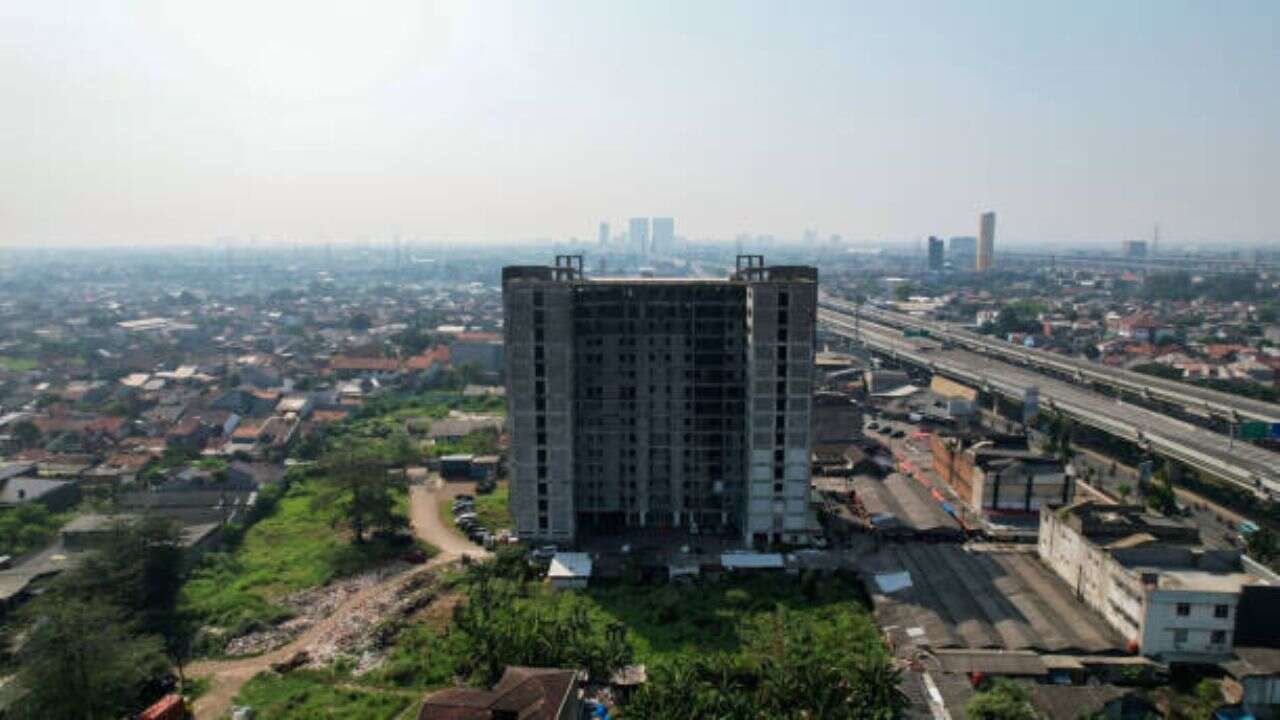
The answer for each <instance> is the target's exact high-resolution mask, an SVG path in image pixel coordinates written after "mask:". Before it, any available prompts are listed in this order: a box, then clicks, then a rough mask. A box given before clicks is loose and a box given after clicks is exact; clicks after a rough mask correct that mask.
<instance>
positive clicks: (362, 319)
mask: <svg viewBox="0 0 1280 720" xmlns="http://www.w3.org/2000/svg"><path fill="white" fill-rule="evenodd" d="M350 327H351V329H352V330H354V331H355V332H360V333H362V332H365V331H366V330H368V329H369V328H371V327H373V320H372V319H371V318H370V317H369V314H368V313H362V312H361V313H356V314H355V315H352V316H351V323H350Z"/></svg>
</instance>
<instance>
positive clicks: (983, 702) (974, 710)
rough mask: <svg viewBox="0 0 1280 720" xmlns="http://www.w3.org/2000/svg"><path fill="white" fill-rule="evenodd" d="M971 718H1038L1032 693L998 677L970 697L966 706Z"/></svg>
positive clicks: (1028, 719)
mask: <svg viewBox="0 0 1280 720" xmlns="http://www.w3.org/2000/svg"><path fill="white" fill-rule="evenodd" d="M964 716H965V717H966V718H968V719H969V720H1038V718H1039V717H1040V716H1039V713H1037V712H1036V709H1035V706H1034V705H1032V704H1031V693H1030V692H1028V691H1027V689H1026V688H1025V687H1023V686H1022V685H1020V684H1018V683H1017V682H1014V681H1013V680H1009V679H1006V678H997V679H996V680H995V681H994V682H992V683H991V686H990V687H988V688H987V689H986V690H984V691H983V692H980V693H978V694H977V695H974V696H973V697H971V698H969V702H968V703H967V704H966V705H965V707H964Z"/></svg>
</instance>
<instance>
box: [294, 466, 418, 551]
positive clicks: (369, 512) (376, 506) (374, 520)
mask: <svg viewBox="0 0 1280 720" xmlns="http://www.w3.org/2000/svg"><path fill="white" fill-rule="evenodd" d="M320 469H321V475H320V492H319V493H318V494H317V495H316V499H315V503H316V506H317V507H324V508H330V509H333V510H335V511H336V513H337V515H336V517H338V518H343V519H345V520H346V521H347V523H348V524H349V525H350V526H351V533H352V536H353V539H354V540H355V542H357V543H362V542H364V540H365V533H366V531H378V530H383V531H394V530H398V529H400V528H402V527H404V526H405V524H406V522H407V521H406V520H405V519H404V517H403V516H401V515H400V514H399V513H397V512H396V500H395V496H394V495H393V494H392V490H393V489H395V487H397V481H396V480H393V479H392V477H391V476H390V474H389V473H388V472H387V467H386V457H385V455H384V453H383V449H382V448H381V447H379V446H378V445H377V444H374V443H368V442H364V443H360V444H357V443H355V442H352V441H350V440H348V441H347V442H344V443H343V444H342V445H340V446H338V447H336V448H333V449H332V450H330V451H329V452H327V453H325V455H324V456H323V457H322V458H321V459H320Z"/></svg>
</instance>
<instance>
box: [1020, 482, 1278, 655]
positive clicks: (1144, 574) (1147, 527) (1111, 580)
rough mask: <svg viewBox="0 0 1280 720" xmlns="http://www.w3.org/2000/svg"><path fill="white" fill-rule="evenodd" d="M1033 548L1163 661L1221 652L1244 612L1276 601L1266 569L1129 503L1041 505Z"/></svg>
mask: <svg viewBox="0 0 1280 720" xmlns="http://www.w3.org/2000/svg"><path fill="white" fill-rule="evenodd" d="M1038 552H1039V555H1040V558H1041V559H1042V560H1043V561H1044V563H1045V564H1046V565H1048V566H1049V568H1051V569H1052V570H1053V572H1054V573H1056V574H1057V575H1058V576H1059V577H1061V578H1062V579H1063V580H1064V581H1066V583H1067V584H1068V585H1069V586H1071V588H1072V590H1073V591H1074V592H1075V593H1076V595H1077V596H1078V597H1080V598H1081V599H1082V600H1083V601H1084V603H1085V604H1086V605H1088V606H1089V607H1091V608H1093V609H1094V610H1096V611H1097V612H1098V613H1100V614H1101V615H1102V616H1103V617H1104V618H1105V619H1106V620H1107V622H1108V623H1109V624H1110V625H1111V626H1112V627H1113V628H1115V629H1116V631H1118V632H1119V633H1120V634H1121V635H1122V636H1124V637H1125V638H1126V639H1127V640H1128V642H1129V646H1130V648H1131V649H1133V650H1139V651H1141V652H1142V654H1143V655H1147V656H1149V657H1154V658H1159V659H1160V660H1162V661H1164V662H1217V661H1220V660H1222V659H1224V658H1226V657H1228V656H1230V654H1231V652H1232V648H1233V646H1234V644H1235V636H1236V633H1237V621H1238V619H1239V618H1240V617H1241V616H1242V615H1243V616H1245V617H1248V616H1249V615H1250V614H1251V613H1253V612H1254V611H1255V610H1258V609H1263V608H1267V609H1269V611H1270V612H1272V613H1274V609H1275V607H1278V606H1280V605H1278V604H1277V603H1280V595H1278V594H1277V591H1280V588H1278V587H1275V585H1276V582H1275V581H1276V580H1277V578H1276V577H1275V576H1274V575H1272V574H1270V573H1269V572H1267V571H1265V570H1263V569H1262V568H1260V567H1259V566H1257V565H1255V564H1253V563H1252V562H1251V561H1248V560H1246V559H1244V558H1242V557H1241V554H1240V552H1239V551H1238V550H1213V549H1209V548H1206V547H1204V546H1203V545H1201V544H1200V536H1199V531H1198V530H1196V528H1194V527H1192V526H1190V525H1187V524H1184V523H1182V522H1180V521H1177V520H1173V519H1170V518H1166V517H1163V516H1159V515H1154V514H1151V513H1149V512H1147V511H1146V510H1145V509H1144V508H1142V507H1141V506H1137V505H1108V504H1103V503H1096V502H1082V503H1077V504H1075V505H1069V506H1063V507H1057V508H1055V507H1051V506H1049V505H1045V506H1042V507H1041V510H1040V541H1039V547H1038ZM1242 598H1243V600H1242ZM1263 612H1266V610H1263Z"/></svg>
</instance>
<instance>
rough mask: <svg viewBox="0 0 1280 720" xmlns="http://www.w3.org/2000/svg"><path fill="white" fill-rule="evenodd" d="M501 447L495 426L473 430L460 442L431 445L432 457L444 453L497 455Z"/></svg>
mask: <svg viewBox="0 0 1280 720" xmlns="http://www.w3.org/2000/svg"><path fill="white" fill-rule="evenodd" d="M500 449H501V446H500V445H499V443H498V431H497V430H495V429H493V428H484V429H481V430H473V431H471V432H469V433H467V434H466V435H464V436H462V439H461V440H459V441H458V442H452V443H436V444H435V445H432V446H431V456H432V457H442V456H444V455H496V454H498V451H499V450H500Z"/></svg>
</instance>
